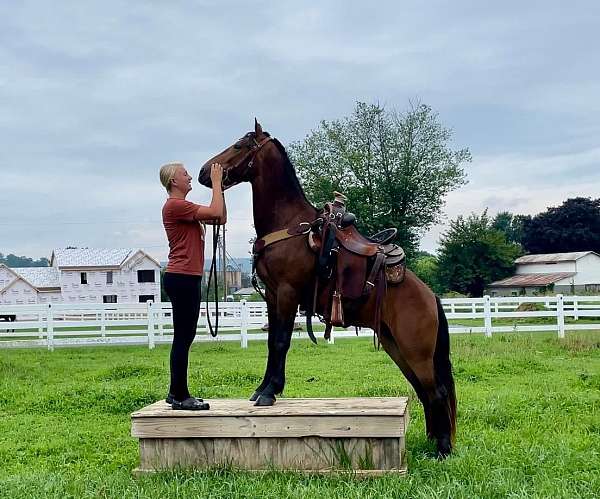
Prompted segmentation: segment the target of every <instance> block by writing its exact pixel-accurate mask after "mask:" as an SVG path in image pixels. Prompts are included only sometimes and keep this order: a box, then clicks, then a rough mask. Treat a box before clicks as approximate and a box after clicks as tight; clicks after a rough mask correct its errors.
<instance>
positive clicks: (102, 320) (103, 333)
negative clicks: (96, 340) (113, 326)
mask: <svg viewBox="0 0 600 499" xmlns="http://www.w3.org/2000/svg"><path fill="white" fill-rule="evenodd" d="M100 336H101V337H102V339H103V341H106V310H105V309H104V308H103V309H102V310H101V311H100Z"/></svg>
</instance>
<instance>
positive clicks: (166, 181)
mask: <svg viewBox="0 0 600 499" xmlns="http://www.w3.org/2000/svg"><path fill="white" fill-rule="evenodd" d="M180 166H183V163H180V162H178V161H173V162H171V163H167V164H166V165H162V166H161V167H160V183H161V184H162V185H163V187H164V188H165V189H167V192H171V180H173V177H174V176H175V172H176V171H177V168H179V167H180Z"/></svg>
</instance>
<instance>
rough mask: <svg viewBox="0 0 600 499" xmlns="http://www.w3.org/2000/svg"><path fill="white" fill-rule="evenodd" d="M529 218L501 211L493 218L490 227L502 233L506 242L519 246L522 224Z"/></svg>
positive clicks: (521, 237)
mask: <svg viewBox="0 0 600 499" xmlns="http://www.w3.org/2000/svg"><path fill="white" fill-rule="evenodd" d="M529 218H530V217H529V216H527V215H513V214H512V213H510V212H509V211H501V212H500V213H498V214H497V215H496V216H495V217H494V220H493V221H492V227H493V228H494V229H498V230H500V231H502V232H504V234H506V240H507V241H509V242H511V243H519V244H521V241H522V239H523V224H524V223H525V220H528V219H529Z"/></svg>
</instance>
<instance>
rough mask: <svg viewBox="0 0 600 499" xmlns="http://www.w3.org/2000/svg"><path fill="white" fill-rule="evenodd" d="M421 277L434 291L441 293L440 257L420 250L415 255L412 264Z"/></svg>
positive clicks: (412, 267)
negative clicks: (439, 276)
mask: <svg viewBox="0 0 600 499" xmlns="http://www.w3.org/2000/svg"><path fill="white" fill-rule="evenodd" d="M410 270H412V271H413V272H414V273H415V274H416V275H417V277H418V278H419V279H421V280H422V281H423V282H424V283H425V284H427V285H428V286H429V287H430V288H431V289H432V290H433V291H434V292H436V293H441V292H442V290H441V289H440V286H439V283H438V271H439V266H438V259H437V257H436V256H435V255H432V254H430V253H427V252H426V251H419V252H417V254H416V255H415V258H414V260H413V263H412V265H411V266H410Z"/></svg>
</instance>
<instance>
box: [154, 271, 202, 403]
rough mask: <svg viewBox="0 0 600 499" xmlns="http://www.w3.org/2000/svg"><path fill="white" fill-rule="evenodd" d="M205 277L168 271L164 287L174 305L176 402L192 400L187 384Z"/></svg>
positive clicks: (173, 392) (171, 390) (172, 390)
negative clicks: (191, 347) (191, 348)
mask: <svg viewBox="0 0 600 499" xmlns="http://www.w3.org/2000/svg"><path fill="white" fill-rule="evenodd" d="M201 282H202V276H196V275H188V274H172V273H170V272H165V275H164V279H163V284H164V287H165V291H166V292H167V295H169V299H170V300H171V304H172V305H173V330H174V331H173V345H172V346H171V387H170V388H169V393H170V394H171V395H172V396H173V397H174V398H175V400H179V401H181V400H184V399H186V398H188V397H190V392H189V390H188V385H187V368H188V353H189V350H190V346H191V345H192V342H193V341H194V337H195V336H196V326H197V325H198V315H199V314H200V283H201Z"/></svg>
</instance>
